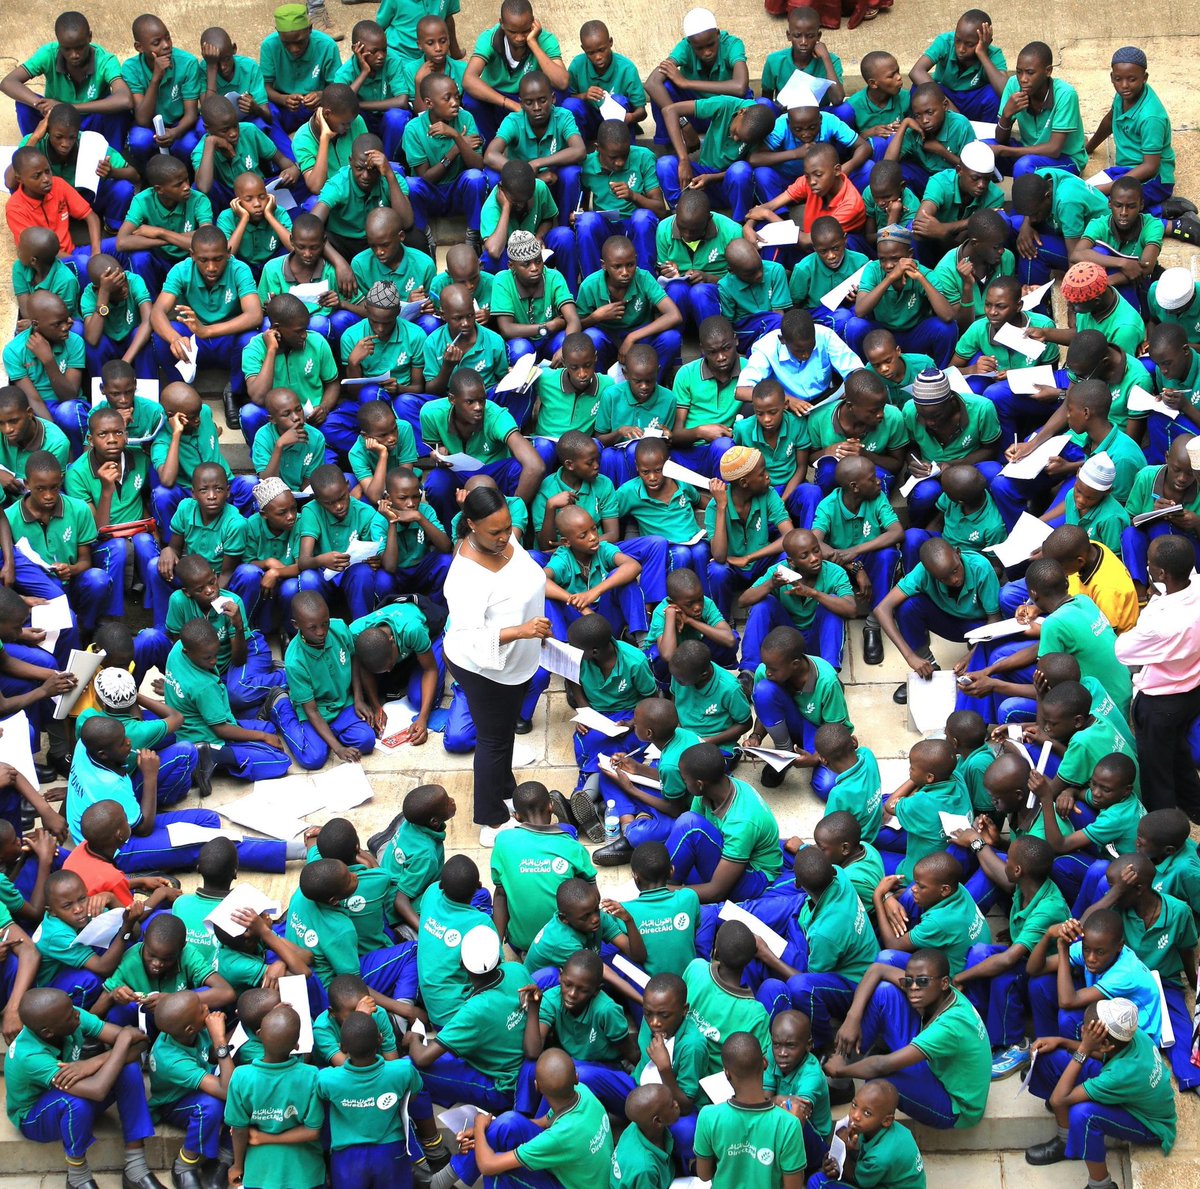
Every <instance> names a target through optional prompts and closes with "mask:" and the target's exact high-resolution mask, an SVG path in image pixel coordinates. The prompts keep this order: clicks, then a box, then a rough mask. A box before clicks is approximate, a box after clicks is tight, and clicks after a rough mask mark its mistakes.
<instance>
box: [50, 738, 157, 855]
mask: <svg viewBox="0 0 1200 1189" xmlns="http://www.w3.org/2000/svg"><path fill="white" fill-rule="evenodd" d="M97 801H116V803H117V804H118V805H120V807H121V808H122V809H123V810H124V811H125V816H126V818H128V820H129V825H130V827H131V828H132V827H133V826H136V825H137V824H138V822H140V821H141V820H142V806H141V802H139V801H138V799H137V797H135V796H134V794H133V781H132V780H130V778H129V774H128V773H127V772H114V771H113V770H112V769H111V768H102V767H101V766H100V765H99V764H97V763H96V761H95V760H93V759H92V757H91V756H90V755H88V750H87V748H86V747H84V745H83V740H82V739H81V740H80V741H79V742H78V743H76V744H75V753H74V754H73V755H72V756H71V774H70V776H68V778H67V828H68V829H69V830H70V831H71V841H72V842H74V843H75V845H76V846H78V845H79V844H80V843H81V842H82V841H83V829H82V827H81V826H80V822H81V821H82V820H83V815H84V813H85V812H86V811H87V810H88V809H89V808H91V806H93V805H95V804H96V802H97Z"/></svg>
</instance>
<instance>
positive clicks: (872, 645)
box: [863, 624, 883, 665]
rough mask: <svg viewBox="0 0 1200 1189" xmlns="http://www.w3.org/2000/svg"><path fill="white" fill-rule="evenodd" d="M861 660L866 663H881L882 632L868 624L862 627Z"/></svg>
mask: <svg viewBox="0 0 1200 1189" xmlns="http://www.w3.org/2000/svg"><path fill="white" fill-rule="evenodd" d="M863 662H864V663H865V664H868V665H882V664H883V632H882V631H881V630H880V629H879V628H877V627H872V626H871V625H870V624H867V626H866V627H864V628H863Z"/></svg>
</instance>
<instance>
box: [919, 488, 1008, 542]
mask: <svg viewBox="0 0 1200 1189" xmlns="http://www.w3.org/2000/svg"><path fill="white" fill-rule="evenodd" d="M936 506H937V509H938V511H939V512H941V514H942V537H943V538H944V539H945V540H946V542H947V543H948V544H950V545H954V546H956V547H957V548H958V549H962V550H971V551H980V550H982V549H984V548H985V547H986V546H988V545H999V544H1000V542H1001V541H1007V540H1008V529H1007V527H1006V526H1005V524H1004V520H1003V519H1002V518H1001V516H1000V510H999V509H998V508H997V507H996V502H995V500H993V499H992V497H991V496H990V495H988V494H986V493H985V494H984V497H983V503H982V504H980V506H979V508H978V509H977V510H976V511H974V512H967V511H965V510H964V509H963V506H962V504H956V503H955V502H954V501H953V500H952V499H951V498H950V497H949V496H948V495H945V494H944V493H943V494H942V495H939V496H938V499H937V505H936Z"/></svg>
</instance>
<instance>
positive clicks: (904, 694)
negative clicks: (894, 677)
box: [892, 681, 908, 706]
mask: <svg viewBox="0 0 1200 1189" xmlns="http://www.w3.org/2000/svg"><path fill="white" fill-rule="evenodd" d="M892 701H893V702H895V703H896V705H897V706H907V705H908V682H907V681H905V682H902V683H901V684H900V685H898V686H896V692H895V693H894V694H892Z"/></svg>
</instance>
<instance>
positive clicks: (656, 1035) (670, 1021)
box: [633, 859, 708, 1138]
mask: <svg viewBox="0 0 1200 1189" xmlns="http://www.w3.org/2000/svg"><path fill="white" fill-rule="evenodd" d="M667 862H668V865H669V864H670V859H668V860H667ZM691 960H692V961H694V960H695V959H694V958H693V959H691ZM642 1010H643V1016H642V1023H641V1026H640V1027H639V1029H638V1037H637V1044H638V1061H637V1064H636V1066H635V1067H634V1070H633V1076H634V1079H635V1080H636V1081H637V1083H638V1085H639V1086H640V1085H642V1084H643V1077H644V1075H645V1072H646V1069H647V1068H648V1067H649V1066H651V1065H653V1066H654V1068H655V1069H656V1070H657V1071H658V1077H659V1081H660V1082H661V1083H662V1085H663V1086H665V1087H667V1088H668V1089H669V1090H670V1093H671V1097H672V1098H673V1099H674V1100H675V1105H676V1107H677V1108H678V1110H679V1113H680V1115H682V1116H684V1117H685V1118H686V1120H687V1122H686V1123H685V1125H684V1126H685V1128H686V1130H684V1131H682V1132H680V1133H679V1134H680V1137H681V1138H684V1137H687V1138H690V1135H691V1130H692V1128H694V1126H695V1114H696V1111H697V1110H698V1109H699V1108H700V1107H701V1106H702V1105H704V1103H705V1102H706V1101H707V1095H705V1093H704V1091H703V1090H702V1089H701V1087H700V1079H701V1078H702V1077H704V1076H706V1074H707V1073H708V1042H707V1041H706V1040H705V1039H704V1036H703V1035H702V1034H701V1032H700V1029H699V1028H698V1027H697V1026H696V1021H695V1020H694V1019H692V1017H691V1015H690V1014H689V1012H688V990H687V986H686V985H685V983H684V981H683V978H682V977H681V976H680V975H678V974H673V973H659V974H655V975H651V977H650V981H649V982H648V983H647V984H646V986H645V989H644V990H643V991H642ZM672 1041H673V1042H674V1043H673V1044H672V1043H671V1042H672Z"/></svg>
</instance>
